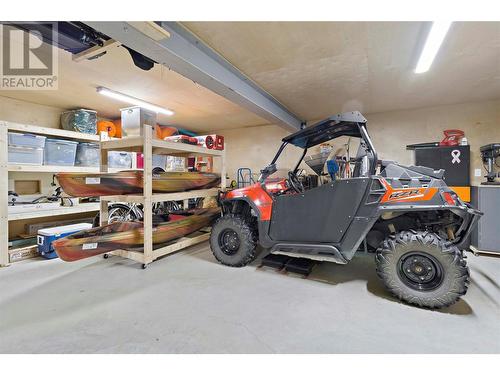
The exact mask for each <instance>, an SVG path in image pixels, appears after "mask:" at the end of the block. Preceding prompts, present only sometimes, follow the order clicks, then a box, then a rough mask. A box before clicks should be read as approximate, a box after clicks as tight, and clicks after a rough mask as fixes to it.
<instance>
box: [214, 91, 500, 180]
mask: <svg viewBox="0 0 500 375" xmlns="http://www.w3.org/2000/svg"><path fill="white" fill-rule="evenodd" d="M365 117H366V118H367V119H368V130H369V132H370V135H371V137H372V139H373V142H374V144H375V147H376V148H377V151H378V153H379V157H380V158H382V159H388V160H397V161H399V162H400V163H402V164H411V163H412V156H413V155H412V152H411V151H407V150H406V145H407V144H411V143H421V142H432V141H439V140H441V139H442V138H443V130H445V129H454V128H458V129H462V130H464V131H465V134H466V137H467V139H468V141H469V144H470V146H471V181H472V184H473V185H477V184H479V183H480V182H481V181H482V177H475V176H474V169H481V173H483V171H484V170H483V167H482V162H481V158H480V154H479V147H480V146H482V145H484V144H488V143H492V142H500V100H494V101H486V102H479V103H464V104H455V105H447V106H438V107H430V108H422V109H415V110H407V111H398V112H384V113H373V114H365ZM219 133H220V134H222V135H223V136H224V137H225V140H226V142H227V144H228V147H227V163H228V173H229V176H230V178H232V179H234V178H235V177H236V170H237V168H239V167H249V168H251V169H252V170H253V171H254V172H256V173H258V171H259V169H260V168H262V167H263V166H264V165H266V164H267V163H268V162H269V161H270V160H271V159H272V157H273V156H274V154H275V153H276V150H277V148H278V146H279V144H280V140H281V138H283V137H284V136H285V135H287V134H288V133H287V132H286V131H285V130H283V129H281V128H280V127H278V126H274V125H270V126H260V127H251V128H243V129H231V130H225V131H220V132H219ZM352 150H353V151H352V152H355V147H354V146H352ZM299 155H300V152H299V151H298V150H296V151H295V153H289V155H286V156H287V157H286V158H285V159H284V163H283V166H286V167H289V168H290V167H292V166H293V165H294V163H295V162H296V161H297V160H298V159H297V158H298V157H299Z"/></svg>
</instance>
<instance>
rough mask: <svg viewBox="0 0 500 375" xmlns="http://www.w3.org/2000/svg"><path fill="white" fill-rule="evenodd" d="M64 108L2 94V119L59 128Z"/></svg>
mask: <svg viewBox="0 0 500 375" xmlns="http://www.w3.org/2000/svg"><path fill="white" fill-rule="evenodd" d="M62 111H64V109H62V108H56V107H49V106H46V105H41V104H35V103H30V102H25V101H23V100H18V99H12V98H9V97H7V96H0V120H1V121H12V122H19V123H23V124H32V125H39V126H44V127H47V128H58V127H59V124H60V116H61V112H62Z"/></svg>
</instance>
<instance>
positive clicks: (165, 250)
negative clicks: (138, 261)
mask: <svg viewBox="0 0 500 375" xmlns="http://www.w3.org/2000/svg"><path fill="white" fill-rule="evenodd" d="M209 238H210V233H203V234H200V235H199V236H196V237H192V238H186V237H183V238H182V239H180V240H179V241H177V242H175V243H173V244H171V245H167V246H164V247H160V248H159V249H156V250H153V259H157V258H159V257H162V256H164V255H167V254H171V253H174V252H176V251H179V250H181V249H184V248H186V247H188V246H192V245H196V244H198V243H201V242H204V241H207V240H208V239H209Z"/></svg>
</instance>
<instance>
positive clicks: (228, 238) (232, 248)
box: [219, 229, 240, 255]
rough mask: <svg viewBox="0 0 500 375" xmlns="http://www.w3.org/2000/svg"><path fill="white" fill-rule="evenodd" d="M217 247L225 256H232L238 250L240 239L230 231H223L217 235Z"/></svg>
mask: <svg viewBox="0 0 500 375" xmlns="http://www.w3.org/2000/svg"><path fill="white" fill-rule="evenodd" d="M219 247H220V249H221V250H222V252H223V253H224V254H226V255H234V254H236V253H237V252H238V249H239V248H240V237H239V236H238V234H237V233H236V232H235V231H234V230H232V229H224V230H223V231H222V232H221V233H220V234H219Z"/></svg>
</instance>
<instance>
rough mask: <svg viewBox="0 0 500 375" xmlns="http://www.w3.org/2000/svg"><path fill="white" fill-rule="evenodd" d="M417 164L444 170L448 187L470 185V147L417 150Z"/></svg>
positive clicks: (421, 148)
mask: <svg viewBox="0 0 500 375" xmlns="http://www.w3.org/2000/svg"><path fill="white" fill-rule="evenodd" d="M415 164H416V165H421V166H424V167H429V168H433V169H444V170H445V172H444V181H445V182H446V184H447V185H448V186H469V185H470V147H469V146H445V147H419V148H415Z"/></svg>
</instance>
